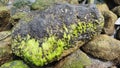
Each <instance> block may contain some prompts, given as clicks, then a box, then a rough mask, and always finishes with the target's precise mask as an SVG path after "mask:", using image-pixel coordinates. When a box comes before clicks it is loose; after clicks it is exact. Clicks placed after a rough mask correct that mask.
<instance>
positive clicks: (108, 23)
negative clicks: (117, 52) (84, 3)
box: [97, 4, 117, 35]
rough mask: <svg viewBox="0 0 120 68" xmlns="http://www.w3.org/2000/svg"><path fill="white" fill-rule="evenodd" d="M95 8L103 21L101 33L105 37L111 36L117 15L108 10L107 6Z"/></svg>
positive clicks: (99, 5) (98, 5)
mask: <svg viewBox="0 0 120 68" xmlns="http://www.w3.org/2000/svg"><path fill="white" fill-rule="evenodd" d="M97 7H98V9H99V11H100V12H101V13H102V15H103V16H104V19H105V22H104V28H103V32H102V33H103V34H107V35H113V34H114V24H115V21H116V20H117V15H116V14H114V13H113V12H112V11H110V10H109V8H108V6H107V4H97Z"/></svg>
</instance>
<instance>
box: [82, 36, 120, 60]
mask: <svg viewBox="0 0 120 68" xmlns="http://www.w3.org/2000/svg"><path fill="white" fill-rule="evenodd" d="M82 49H83V50H84V51H85V52H86V53H88V54H90V55H92V56H94V57H96V58H100V59H103V60H109V61H116V62H120V53H119V51H120V41H118V40H116V39H114V38H112V37H109V36H107V35H100V36H97V37H95V38H94V39H93V40H91V41H90V42H89V43H88V44H86V45H84V46H83V47H82Z"/></svg>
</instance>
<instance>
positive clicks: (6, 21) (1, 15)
mask: <svg viewBox="0 0 120 68" xmlns="http://www.w3.org/2000/svg"><path fill="white" fill-rule="evenodd" d="M8 29H10V10H9V9H8V8H7V7H3V6H1V7H0V31H3V30H8Z"/></svg>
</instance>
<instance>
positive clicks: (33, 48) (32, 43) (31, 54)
mask: <svg viewBox="0 0 120 68" xmlns="http://www.w3.org/2000/svg"><path fill="white" fill-rule="evenodd" d="M19 41H21V43H19V42H18V41H17V40H14V43H13V45H12V46H13V48H14V47H16V45H18V46H17V48H14V49H15V51H14V53H15V54H16V55H17V56H21V57H22V58H24V60H26V61H29V62H31V63H32V64H35V65H36V66H43V65H45V64H47V63H48V62H51V61H53V60H54V59H57V57H59V56H60V55H61V54H62V52H63V47H64V43H63V41H62V40H60V39H59V40H56V37H55V36H51V37H49V38H45V40H44V42H43V43H42V44H41V47H39V45H40V44H39V41H38V40H35V39H34V38H30V36H29V35H28V36H27V38H24V39H20V37H19Z"/></svg>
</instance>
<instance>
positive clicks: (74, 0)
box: [31, 0, 78, 10]
mask: <svg viewBox="0 0 120 68" xmlns="http://www.w3.org/2000/svg"><path fill="white" fill-rule="evenodd" d="M55 3H70V4H78V0H36V2H35V3H33V4H32V6H31V8H32V9H37V10H42V9H45V8H47V7H49V6H51V5H53V4H55Z"/></svg>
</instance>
